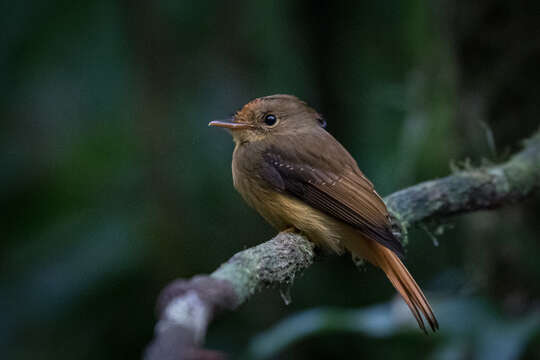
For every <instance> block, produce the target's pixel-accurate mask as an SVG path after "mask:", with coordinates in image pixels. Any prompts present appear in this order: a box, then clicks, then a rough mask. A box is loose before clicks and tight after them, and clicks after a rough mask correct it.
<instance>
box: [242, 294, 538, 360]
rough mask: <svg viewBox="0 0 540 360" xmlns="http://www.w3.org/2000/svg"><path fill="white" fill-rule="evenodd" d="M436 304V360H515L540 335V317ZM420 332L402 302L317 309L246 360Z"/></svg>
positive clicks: (254, 345) (275, 330)
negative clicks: (309, 343)
mask: <svg viewBox="0 0 540 360" xmlns="http://www.w3.org/2000/svg"><path fill="white" fill-rule="evenodd" d="M432 304H433V305H434V306H435V307H436V308H437V317H438V320H439V321H440V322H442V323H444V324H445V328H443V329H441V331H440V332H439V333H437V334H436V335H434V336H432V338H431V339H429V340H428V343H429V345H430V346H433V345H434V346H435V350H434V352H433V356H432V357H433V358H434V359H445V360H452V359H468V358H472V359H480V360H491V359H515V358H517V357H518V356H519V355H521V352H522V351H523V350H524V348H525V346H526V345H527V342H528V341H530V340H531V338H533V337H534V336H537V335H538V334H539V333H540V313H536V314H533V315H532V316H525V317H521V318H517V319H513V320H508V319H504V318H501V316H500V314H499V313H498V312H497V311H495V310H494V309H493V306H491V305H490V304H487V303H485V302H484V301H480V300H477V299H472V298H468V299H464V298H459V297H457V298H453V299H449V300H446V301H432ZM417 331H418V325H417V324H416V322H415V321H414V319H413V318H412V317H411V316H410V315H409V309H408V308H407V307H406V306H405V304H404V303H403V301H402V300H401V299H399V298H396V301H395V302H394V303H391V304H381V305H376V306H372V307H370V308H366V309H362V310H345V309H328V308H314V309H311V310H307V311H304V312H301V313H298V314H295V315H293V316H291V317H289V318H287V319H286V320H284V321H281V322H280V323H278V324H277V325H275V326H273V327H272V328H271V329H269V330H267V331H265V332H264V333H262V334H259V335H257V336H256V337H254V338H253V340H252V341H251V343H250V346H249V348H248V354H247V355H246V358H250V359H268V358H270V357H272V356H274V355H277V354H279V353H280V352H282V351H284V350H285V349H287V348H290V347H291V346H292V344H294V343H298V342H300V341H302V340H303V339H304V338H308V337H316V336H328V335H332V334H334V333H335V334H336V336H339V335H340V334H343V333H345V332H351V333H359V334H362V335H364V336H370V337H374V338H388V337H390V336H393V337H395V336H398V335H401V336H405V335H411V333H416V332H417ZM402 355H403V353H402ZM413 355H414V354H413V353H411V356H413ZM344 356H345V354H344Z"/></svg>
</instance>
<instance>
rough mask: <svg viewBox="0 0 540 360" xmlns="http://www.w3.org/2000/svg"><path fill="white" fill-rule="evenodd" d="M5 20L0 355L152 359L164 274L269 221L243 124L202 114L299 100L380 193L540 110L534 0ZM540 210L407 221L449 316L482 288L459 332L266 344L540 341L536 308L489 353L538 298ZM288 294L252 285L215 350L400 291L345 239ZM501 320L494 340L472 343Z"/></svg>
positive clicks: (26, 9)
mask: <svg viewBox="0 0 540 360" xmlns="http://www.w3.org/2000/svg"><path fill="white" fill-rule="evenodd" d="M0 24H1V25H0V26H1V33H0V39H1V43H0V45H1V46H0V69H1V74H2V76H1V84H2V85H1V86H0V91H1V93H0V118H1V119H2V122H1V124H2V125H1V132H0V147H1V148H0V199H1V200H2V216H1V224H0V225H1V226H0V229H1V235H2V240H1V245H0V270H1V272H0V315H1V316H0V351H1V352H0V357H1V358H3V359H37V358H39V359H114V358H121V359H124V358H125V359H127V358H139V357H140V356H141V353H142V351H143V349H144V347H145V346H146V344H147V343H148V342H149V341H150V339H151V337H152V335H153V326H154V323H155V314H154V303H155V299H156V297H157V295H158V293H159V291H160V289H161V288H163V287H164V286H165V285H166V284H167V283H168V282H170V281H172V280H173V279H174V278H176V277H191V276H193V275H195V274H197V273H209V272H211V271H213V269H215V268H216V267H217V266H218V265H219V264H220V263H221V262H223V261H225V260H227V259H228V258H229V257H230V256H232V255H233V254H234V253H235V252H237V251H239V250H241V249H244V248H246V247H250V246H253V245H255V244H257V243H259V242H261V241H264V240H266V239H269V238H270V237H271V236H272V235H273V234H274V233H275V232H274V230H273V229H271V228H270V226H269V225H267V224H266V223H265V222H264V221H263V220H262V219H261V218H260V217H259V216H258V215H257V214H256V213H255V212H254V211H252V210H251V209H249V208H248V207H247V206H246V205H245V204H244V203H243V201H242V200H241V198H240V196H239V195H238V194H237V193H236V192H235V191H234V189H233V187H232V180H231V174H230V160H231V152H232V148H233V144H232V142H231V139H230V137H229V135H228V134H227V133H226V132H223V131H218V130H216V129H208V128H207V123H208V122H209V121H210V120H213V119H219V118H224V117H227V116H229V115H230V114H231V113H233V112H234V111H235V110H237V109H238V108H240V107H241V106H242V105H243V104H244V103H246V102H247V101H249V100H251V99H252V98H255V97H259V96H264V95H269V94H273V93H290V94H295V95H297V96H299V97H300V98H301V99H303V100H306V101H307V102H308V103H309V104H310V105H312V106H313V107H315V108H316V109H317V110H318V111H320V112H321V113H322V114H323V115H324V116H325V117H326V119H327V121H328V130H329V131H330V132H331V133H332V134H334V136H335V137H336V138H337V139H338V140H340V141H341V142H342V143H343V144H344V145H345V146H346V147H347V148H348V149H349V151H350V152H351V153H352V154H353V155H354V157H355V158H356V159H357V161H358V163H359V165H360V167H361V168H362V169H363V171H364V172H365V173H366V174H367V175H368V177H370V179H371V180H372V181H373V182H374V183H375V184H376V187H377V189H378V190H379V192H380V193H381V194H383V195H386V194H389V193H391V192H393V191H396V190H398V189H401V188H404V187H406V186H409V185H412V184H414V183H416V182H419V181H422V180H427V179H431V178H436V177H441V176H445V175H447V174H448V173H449V172H450V164H451V163H457V164H461V163H463V162H464V161H465V160H466V159H467V158H468V159H470V163H471V164H472V165H474V166H479V165H481V164H482V163H484V162H486V161H488V162H489V161H491V162H496V161H503V160H504V159H506V158H507V157H508V154H509V153H511V152H513V151H516V150H517V149H518V148H519V141H520V140H521V139H523V138H524V137H526V136H528V135H530V134H531V133H532V132H533V131H534V130H536V129H537V128H538V125H539V123H540V121H539V113H540V107H539V104H540V101H539V100H540V99H539V95H538V94H539V93H540V66H538V64H540V46H538V44H540V25H539V24H540V7H539V6H538V5H537V2H533V1H531V2H525V1H516V2H507V1H502V0H501V1H495V0H481V1H474V2H468V1H457V2H451V1H421V0H414V1H395V0H394V1H392V0H389V1H354V2H353V1H351V2H334V3H330V2H322V1H284V0H283V1H230V2H221V1H204V0H200V1H195V2H187V1H178V0H176V1H171V0H163V1H148V2H130V1H123V2H115V1H91V2H77V1H47V2H44V1H21V2H6V3H3V4H2V5H0ZM465 162H467V161H465ZM539 212H540V201H539V197H538V196H534V197H531V199H529V200H528V201H526V202H524V203H522V204H517V205H512V206H508V207H506V208H504V209H501V210H497V211H493V212H481V213H477V214H473V215H467V216H462V217H460V218H456V219H452V220H451V224H452V225H453V228H452V229H448V230H447V231H446V232H445V233H444V235H441V236H438V240H439V242H440V245H439V246H438V247H435V246H433V241H432V240H431V238H430V237H429V236H428V235H427V234H426V232H424V231H413V232H412V233H411V244H410V246H408V248H407V252H408V254H407V261H406V263H407V265H408V267H409V269H410V270H411V272H412V273H413V274H414V275H415V278H416V279H417V281H418V282H419V283H420V284H421V285H422V287H423V288H425V289H426V290H427V291H428V293H429V297H430V298H433V299H434V305H435V306H434V307H435V312H437V308H438V306H437V304H438V302H439V301H440V302H441V303H444V304H454V303H455V304H460V302H461V301H472V302H474V303H477V304H479V305H478V306H477V307H473V308H472V310H465V308H463V309H464V310H463V311H461V312H460V311H458V312H457V316H455V317H454V319H453V320H454V322H456V323H457V327H456V329H457V330H456V331H454V332H452V333H450V332H445V330H444V329H445V325H446V326H447V329H448V324H445V323H444V322H442V323H441V328H442V329H443V331H442V332H441V334H440V335H438V336H429V337H425V336H424V335H422V334H421V332H420V331H417V330H416V329H412V328H411V329H409V330H404V332H401V333H400V334H398V335H395V336H390V337H383V338H380V337H377V338H373V337H371V336H370V335H369V334H358V333H351V332H348V331H345V330H343V331H339V330H337V331H327V332H324V331H323V333H322V334H321V333H319V334H317V335H313V336H311V337H308V338H306V339H303V340H300V341H298V342H295V343H294V344H292V345H291V346H289V347H288V348H287V349H286V350H284V351H277V350H276V353H275V354H274V355H273V356H274V358H276V359H332V358H345V357H351V356H354V357H357V358H369V359H389V358H396V359H403V358H434V359H473V358H486V359H487V358H489V359H496V358H499V359H507V358H523V359H538V358H540V336H539V326H540V323H539V322H535V324H534V325H535V326H533V327H532V330H530V331H529V332H528V333H527V336H526V338H527V340H526V341H521V342H520V343H519V344H518V345H519V346H518V345H515V351H514V352H510V354H513V355H511V356H510V355H508V354H507V355H505V353H504V352H499V351H492V352H491V353H490V352H489V351H488V352H486V351H484V352H482V351H481V350H479V349H497V346H501V344H503V347H504V344H506V343H505V341H507V340H508V339H510V340H511V339H513V338H514V337H515V336H518V335H519V334H518V335H516V334H517V333H516V331H517V330H516V331H514V330H515V329H516V327H519V324H521V323H522V322H524V321H526V320H527V319H529V320H530V319H535V316H537V315H538V313H539V311H540V281H539V280H538V279H539V278H540V262H539V260H538V258H539V254H540V245H539V243H538V238H539V235H540V229H539V222H538V216H539V215H538V214H539ZM432 230H433V229H432ZM291 295H292V299H293V303H292V304H291V305H289V306H285V305H284V304H283V302H282V300H281V298H280V295H279V291H277V290H267V291H265V292H263V293H262V294H258V295H256V296H254V297H253V298H252V299H251V300H250V301H249V303H247V304H245V305H244V306H243V307H241V308H240V309H238V311H236V312H234V313H228V314H226V315H224V316H222V317H220V318H219V319H217V320H216V321H215V323H213V324H212V326H211V327H210V329H209V333H208V338H207V345H208V346H209V347H210V348H214V349H218V350H222V351H225V352H227V353H228V354H230V356H231V358H233V359H234V358H237V357H240V356H241V355H242V354H246V351H247V350H246V349H247V348H248V345H249V344H250V341H251V340H252V339H253V337H254V336H255V335H257V334H260V333H261V332H263V331H265V330H267V329H268V328H270V327H271V326H273V325H275V324H276V323H278V322H279V321H280V320H282V319H285V318H287V317H288V316H290V315H292V314H294V313H297V312H299V311H302V310H306V309H308V308H311V307H320V306H331V307H338V308H341V307H343V308H348V309H353V308H359V307H360V308H361V307H363V306H365V305H370V304H377V303H382V302H386V301H388V300H390V299H391V298H392V297H393V296H394V291H393V290H392V288H391V286H390V284H389V283H388V282H387V281H386V279H385V277H384V275H383V274H382V273H381V272H379V271H377V270H375V269H374V268H372V267H366V270H365V271H358V270H356V269H355V268H354V266H353V264H352V262H351V261H349V258H348V257H346V256H344V257H341V258H339V257H332V258H328V259H325V260H323V261H321V262H319V263H317V264H315V265H314V266H312V267H311V268H310V269H309V270H308V271H306V273H305V274H304V275H303V276H302V277H301V278H299V279H297V281H296V283H295V285H294V287H293V288H292V290H291ZM441 306H442V305H441ZM467 309H468V308H467ZM486 313H487V315H485V314H486ZM482 314H484V315H482ZM494 317H497V319H499V318H500V319H502V320H501V322H503V323H505V324H511V325H512V326H513V327H512V326H510V327H504V326H503V327H498V325H493V324H492V323H491V322H492V321H491V320H493V318H494ZM471 319H473V320H471ZM536 319H537V318H536ZM297 325H298V326H301V325H302V324H297ZM514 325H515V326H514ZM487 328H489V330H490V331H492V332H493V334H498V335H499V336H487V337H486V338H487V340H486V341H484V342H481V341H477V340H478V339H480V338H481V336H484V337H485V334H486V331H487V330H486V329H487ZM508 329H510V330H508ZM512 329H513V330H512ZM518 332H519V331H518ZM487 333H488V334H491V333H489V332H487ZM522 335H523V334H522ZM510 340H508V341H509V343H508V344H509V345H508V346H509V347H511V346H513V345H512V344H513V343H512V344H511V343H510V342H511V341H510ZM263 342H264V339H263ZM491 342H492V343H491ZM482 346H483V347H482ZM482 354H484V355H482ZM485 354H490V355H485Z"/></svg>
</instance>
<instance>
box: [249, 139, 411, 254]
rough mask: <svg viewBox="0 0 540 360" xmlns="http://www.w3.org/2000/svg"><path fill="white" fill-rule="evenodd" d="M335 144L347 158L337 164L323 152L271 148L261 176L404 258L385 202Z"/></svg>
mask: <svg viewBox="0 0 540 360" xmlns="http://www.w3.org/2000/svg"><path fill="white" fill-rule="evenodd" d="M332 139H333V138H332ZM334 141H335V140H334ZM335 144H337V146H339V148H338V150H339V151H342V152H344V154H341V157H338V158H340V159H343V158H345V159H346V160H345V161H344V163H341V164H337V165H336V164H335V163H333V162H332V160H331V159H329V158H328V156H327V154H325V153H324V152H323V153H321V154H314V153H308V154H298V153H295V155H294V157H293V156H290V155H287V154H288V153H291V152H290V151H289V152H287V151H283V150H280V149H277V148H275V147H271V148H269V149H268V150H267V151H266V152H265V153H264V156H263V158H264V166H263V167H262V168H261V170H260V172H259V175H260V176H261V177H262V178H263V179H265V180H266V181H267V183H268V184H269V185H270V186H272V187H273V188H274V189H275V190H278V191H281V192H284V193H288V194H289V195H292V196H294V197H296V198H298V199H300V200H302V201H304V202H306V203H307V204H309V205H311V206H313V207H314V208H316V209H318V210H320V211H322V212H324V213H326V214H328V215H330V216H332V217H334V218H336V219H338V220H341V221H343V222H345V223H347V224H349V225H351V226H353V227H355V228H357V229H358V230H359V231H360V232H362V233H363V234H364V235H366V236H367V237H369V238H370V239H373V240H375V241H377V242H379V243H380V244H382V245H384V246H385V247H387V248H389V249H390V250H392V251H393V252H394V253H396V255H398V256H399V257H403V247H402V245H401V243H400V242H399V240H398V239H397V238H396V237H395V236H394V235H393V233H392V231H391V228H390V219H389V216H388V211H387V209H386V205H385V204H384V202H383V200H382V199H381V197H380V196H379V195H378V194H377V192H376V191H375V189H374V187H373V184H372V183H371V182H370V181H369V180H368V179H367V178H366V177H365V176H364V174H362V172H361V171H360V169H359V168H358V166H357V165H356V162H355V161H354V159H352V157H351V156H350V155H349V153H348V152H347V151H346V150H345V149H344V148H343V147H342V146H341V145H340V144H339V143H338V142H337V141H335ZM335 144H334V147H333V150H334V151H336V150H335V146H336V145H335ZM334 158H335V157H334Z"/></svg>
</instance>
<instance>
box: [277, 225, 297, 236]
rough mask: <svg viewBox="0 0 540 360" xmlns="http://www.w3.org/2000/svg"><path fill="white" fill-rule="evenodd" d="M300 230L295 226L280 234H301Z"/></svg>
mask: <svg viewBox="0 0 540 360" xmlns="http://www.w3.org/2000/svg"><path fill="white" fill-rule="evenodd" d="M299 232H300V230H298V229H297V228H295V227H294V226H289V227H288V228H286V229H285V230H281V231H280V232H279V233H280V234H281V233H295V234H297V233H299Z"/></svg>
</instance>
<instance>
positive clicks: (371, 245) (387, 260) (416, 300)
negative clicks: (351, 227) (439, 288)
mask: <svg viewBox="0 0 540 360" xmlns="http://www.w3.org/2000/svg"><path fill="white" fill-rule="evenodd" d="M364 241H365V242H358V241H356V242H350V243H348V244H347V245H349V246H347V248H349V250H350V251H351V252H352V253H353V254H356V255H360V256H361V257H364V258H366V259H367V260H368V261H369V262H371V263H373V265H375V266H378V267H380V268H381V270H382V271H384V273H385V274H386V276H387V277H388V280H390V282H391V283H392V285H394V288H395V289H396V290H397V292H398V293H399V295H401V297H402V298H403V300H404V301H405V303H406V304H407V306H408V307H409V309H410V310H411V313H412V315H413V316H414V318H415V319H416V321H417V322H418V326H419V327H420V328H421V329H422V330H423V331H424V332H426V333H427V331H426V327H425V325H424V320H423V319H422V315H423V316H424V318H425V319H426V320H427V322H428V324H429V326H430V327H431V330H433V331H436V330H437V329H439V323H438V322H437V319H436V318H435V315H434V314H433V310H432V309H431V306H430V305H429V302H428V301H427V299H426V297H425V295H424V293H423V292H422V290H421V289H420V287H419V286H418V284H417V283H416V281H414V279H413V277H412V276H411V274H410V273H409V271H408V270H407V268H406V267H405V265H403V263H402V262H401V260H400V259H399V258H398V256H397V255H396V254H394V252H393V251H392V250H390V249H388V248H386V247H384V246H383V245H381V244H379V243H377V242H375V241H372V240H369V239H365V240H364Z"/></svg>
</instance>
